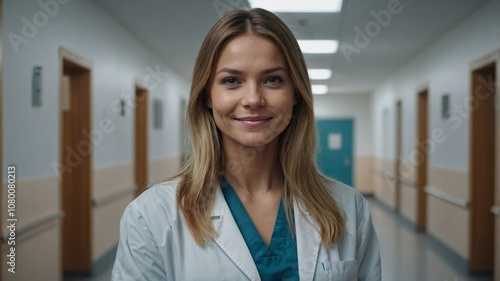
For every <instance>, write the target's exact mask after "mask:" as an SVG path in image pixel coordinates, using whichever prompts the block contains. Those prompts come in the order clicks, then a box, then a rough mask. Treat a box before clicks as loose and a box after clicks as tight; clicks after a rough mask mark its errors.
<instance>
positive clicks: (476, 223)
mask: <svg viewBox="0 0 500 281" xmlns="http://www.w3.org/2000/svg"><path fill="white" fill-rule="evenodd" d="M495 79H496V65H495V63H491V64H488V65H486V66H484V67H481V68H480V69H477V70H474V71H472V74H471V82H472V83H471V96H470V98H471V102H470V104H471V108H470V110H471V119H470V164H469V169H470V185H469V194H470V200H471V202H470V203H471V204H470V212H469V213H470V217H469V219H470V235H469V237H470V243H469V253H470V257H469V259H470V264H469V267H470V268H469V270H470V271H472V272H483V271H491V270H493V255H494V242H493V241H494V216H493V214H492V213H491V212H490V208H491V207H492V206H493V204H494V189H495V149H496V148H495V91H496V85H495Z"/></svg>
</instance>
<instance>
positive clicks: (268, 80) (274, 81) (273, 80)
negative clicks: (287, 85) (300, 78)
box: [265, 76, 283, 85]
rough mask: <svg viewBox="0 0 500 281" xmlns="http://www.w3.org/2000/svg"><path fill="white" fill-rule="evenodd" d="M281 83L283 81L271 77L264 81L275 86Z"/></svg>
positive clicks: (279, 78)
mask: <svg viewBox="0 0 500 281" xmlns="http://www.w3.org/2000/svg"><path fill="white" fill-rule="evenodd" d="M281 82H283V79H281V77H279V76H271V77H268V78H267V79H266V82H265V83H267V84H272V85H276V84H279V83H281Z"/></svg>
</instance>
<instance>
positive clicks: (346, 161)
mask: <svg viewBox="0 0 500 281" xmlns="http://www.w3.org/2000/svg"><path fill="white" fill-rule="evenodd" d="M350 165H351V158H350V157H349V156H347V155H346V156H344V166H345V167H349V166H350Z"/></svg>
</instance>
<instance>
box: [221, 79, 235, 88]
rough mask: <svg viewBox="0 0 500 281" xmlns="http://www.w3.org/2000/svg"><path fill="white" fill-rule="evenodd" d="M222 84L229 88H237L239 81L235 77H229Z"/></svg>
mask: <svg viewBox="0 0 500 281" xmlns="http://www.w3.org/2000/svg"><path fill="white" fill-rule="evenodd" d="M222 84H225V85H227V86H236V85H238V79H236V78H235V77H227V78H224V79H223V80H222Z"/></svg>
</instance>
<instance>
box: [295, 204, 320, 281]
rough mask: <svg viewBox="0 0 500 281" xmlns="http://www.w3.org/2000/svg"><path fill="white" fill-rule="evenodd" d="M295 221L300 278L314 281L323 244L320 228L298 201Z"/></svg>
mask: <svg viewBox="0 0 500 281" xmlns="http://www.w3.org/2000/svg"><path fill="white" fill-rule="evenodd" d="M294 219H295V231H296V237H297V256H298V259H299V277H300V280H313V279H314V271H315V270H316V263H317V260H318V254H319V248H320V242H321V240H320V236H319V227H318V224H317V222H316V221H315V220H314V219H313V217H312V216H311V215H309V213H308V212H307V210H306V209H305V208H303V206H302V203H301V202H297V200H295V201H294Z"/></svg>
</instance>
